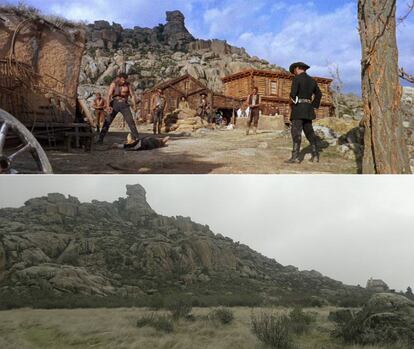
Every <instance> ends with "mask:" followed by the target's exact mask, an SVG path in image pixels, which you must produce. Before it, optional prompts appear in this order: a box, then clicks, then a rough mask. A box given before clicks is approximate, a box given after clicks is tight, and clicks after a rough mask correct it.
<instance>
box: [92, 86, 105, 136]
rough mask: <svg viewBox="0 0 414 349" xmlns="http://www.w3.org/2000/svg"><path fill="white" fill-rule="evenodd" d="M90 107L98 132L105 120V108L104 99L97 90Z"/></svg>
mask: <svg viewBox="0 0 414 349" xmlns="http://www.w3.org/2000/svg"><path fill="white" fill-rule="evenodd" d="M92 108H93V109H94V110H95V119H96V131H97V132H98V133H99V132H100V129H101V127H102V126H103V123H104V121H105V116H106V115H105V110H106V109H107V105H106V101H105V100H104V99H103V98H102V95H101V94H100V93H99V92H98V93H97V94H96V98H95V99H94V101H93V104H92Z"/></svg>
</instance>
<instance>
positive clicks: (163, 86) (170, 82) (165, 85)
mask: <svg viewBox="0 0 414 349" xmlns="http://www.w3.org/2000/svg"><path fill="white" fill-rule="evenodd" d="M186 79H189V80H192V81H194V83H196V84H197V85H199V86H200V87H201V88H203V89H204V90H206V91H208V92H212V91H211V90H210V89H209V88H208V87H207V86H205V85H204V84H202V83H201V82H200V81H199V80H197V79H196V78H194V77H192V76H191V75H190V74H185V75H182V76H179V77H178V78H175V79H170V80H167V81H163V82H161V83H159V84H158V85H155V86H154V87H153V88H152V89H151V90H149V91H146V92H154V91H156V90H157V89H159V88H160V89H162V90H165V89H167V88H168V87H170V86H173V85H175V84H177V83H179V82H180V81H183V80H186Z"/></svg>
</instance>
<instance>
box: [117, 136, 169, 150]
mask: <svg viewBox="0 0 414 349" xmlns="http://www.w3.org/2000/svg"><path fill="white" fill-rule="evenodd" d="M162 147H163V143H162V141H161V139H158V138H156V137H144V138H142V139H141V140H138V141H135V142H133V143H131V144H124V149H125V150H136V151H143V150H153V149H157V148H162Z"/></svg>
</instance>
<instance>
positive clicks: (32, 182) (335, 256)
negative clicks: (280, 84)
mask: <svg viewBox="0 0 414 349" xmlns="http://www.w3.org/2000/svg"><path fill="white" fill-rule="evenodd" d="M136 183H139V184H141V185H143V186H144V187H145V188H146V190H147V199H148V201H149V203H150V205H151V206H152V207H153V208H154V209H155V210H156V211H157V212H158V213H160V214H164V215H167V216H176V215H182V216H189V217H191V218H192V219H193V220H194V221H196V222H199V223H203V224H208V225H209V226H210V227H211V229H212V230H213V231H214V232H215V233H221V234H223V235H225V236H229V237H231V238H232V239H234V240H235V241H240V242H242V243H245V244H247V245H249V246H250V247H252V248H253V249H255V250H257V251H259V252H261V253H263V254H264V255H266V256H268V257H272V258H275V259H276V260H277V261H278V262H280V263H282V264H284V265H294V266H297V267H299V268H300V269H306V270H310V269H315V270H318V271H320V272H322V273H323V274H325V275H327V276H330V277H332V278H334V279H337V280H340V281H343V282H345V283H347V284H353V285H357V284H361V285H364V286H365V284H366V281H367V279H368V278H370V277H374V278H382V279H384V281H386V282H387V283H388V284H389V285H390V287H392V288H395V289H398V290H401V289H404V290H405V289H406V288H407V286H408V285H411V286H414V273H413V270H414V253H413V246H414V234H413V227H414V215H413V212H414V181H413V180H412V178H411V177H354V176H348V177H347V176H51V177H50V176H34V177H33V176H32V177H20V176H10V177H2V178H1V181H0V193H1V195H0V207H5V206H9V207H10V206H13V207H18V206H21V205H22V204H23V203H24V201H26V200H27V199H29V198H32V197H38V196H42V195H45V194H46V193H50V192H60V193H63V194H71V195H73V196H76V197H78V198H79V199H80V200H81V201H82V202H85V201H90V200H92V199H98V200H104V201H110V202H112V201H114V200H116V199H117V198H118V197H121V196H125V195H126V194H125V185H126V184H136ZM97 218H99V217H97Z"/></svg>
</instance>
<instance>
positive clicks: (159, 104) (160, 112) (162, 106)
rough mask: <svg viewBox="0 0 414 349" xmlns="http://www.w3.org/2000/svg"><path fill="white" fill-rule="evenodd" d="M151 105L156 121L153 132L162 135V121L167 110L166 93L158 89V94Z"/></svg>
mask: <svg viewBox="0 0 414 349" xmlns="http://www.w3.org/2000/svg"><path fill="white" fill-rule="evenodd" d="M151 105H152V106H153V107H154V108H153V120H154V127H153V131H154V134H155V135H156V134H157V132H158V134H161V128H162V121H163V119H164V113H165V112H166V110H167V99H166V98H165V96H164V92H163V91H162V90H161V89H160V88H159V89H157V93H156V95H155V96H154V98H153V100H152V103H151Z"/></svg>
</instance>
